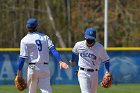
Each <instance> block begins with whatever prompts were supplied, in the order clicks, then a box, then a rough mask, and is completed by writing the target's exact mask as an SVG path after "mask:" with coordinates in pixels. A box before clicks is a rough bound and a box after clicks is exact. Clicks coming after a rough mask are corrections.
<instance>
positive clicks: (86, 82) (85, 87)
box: [78, 70, 91, 93]
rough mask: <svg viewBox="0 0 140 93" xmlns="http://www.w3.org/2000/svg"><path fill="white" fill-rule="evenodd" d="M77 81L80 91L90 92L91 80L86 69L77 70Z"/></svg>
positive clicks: (83, 92)
mask: <svg viewBox="0 0 140 93" xmlns="http://www.w3.org/2000/svg"><path fill="white" fill-rule="evenodd" d="M78 81H79V84H80V89H81V93H91V82H90V79H89V76H88V73H87V72H86V71H82V70H79V72H78Z"/></svg>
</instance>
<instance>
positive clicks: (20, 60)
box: [17, 57, 25, 70]
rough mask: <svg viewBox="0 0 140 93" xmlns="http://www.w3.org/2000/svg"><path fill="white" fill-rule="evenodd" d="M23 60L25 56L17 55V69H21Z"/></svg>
mask: <svg viewBox="0 0 140 93" xmlns="http://www.w3.org/2000/svg"><path fill="white" fill-rule="evenodd" d="M24 62H25V58H22V57H19V60H18V67H17V69H18V70H21V69H22V68H23V65H24Z"/></svg>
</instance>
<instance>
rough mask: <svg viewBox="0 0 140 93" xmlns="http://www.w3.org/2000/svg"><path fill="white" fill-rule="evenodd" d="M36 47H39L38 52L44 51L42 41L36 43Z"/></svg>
mask: <svg viewBox="0 0 140 93" xmlns="http://www.w3.org/2000/svg"><path fill="white" fill-rule="evenodd" d="M35 43H36V45H37V46H38V51H42V43H41V41H40V40H36V41H35Z"/></svg>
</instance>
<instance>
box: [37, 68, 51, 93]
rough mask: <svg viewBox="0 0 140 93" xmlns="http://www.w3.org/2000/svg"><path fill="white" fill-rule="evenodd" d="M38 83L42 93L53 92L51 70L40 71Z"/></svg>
mask: <svg viewBox="0 0 140 93" xmlns="http://www.w3.org/2000/svg"><path fill="white" fill-rule="evenodd" d="M38 85H39V87H40V90H41V92H42V93H52V88H51V85H50V72H49V70H47V71H43V72H41V73H40V78H39V81H38Z"/></svg>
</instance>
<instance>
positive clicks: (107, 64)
mask: <svg viewBox="0 0 140 93" xmlns="http://www.w3.org/2000/svg"><path fill="white" fill-rule="evenodd" d="M109 67H110V62H105V68H106V71H108V72H109Z"/></svg>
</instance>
